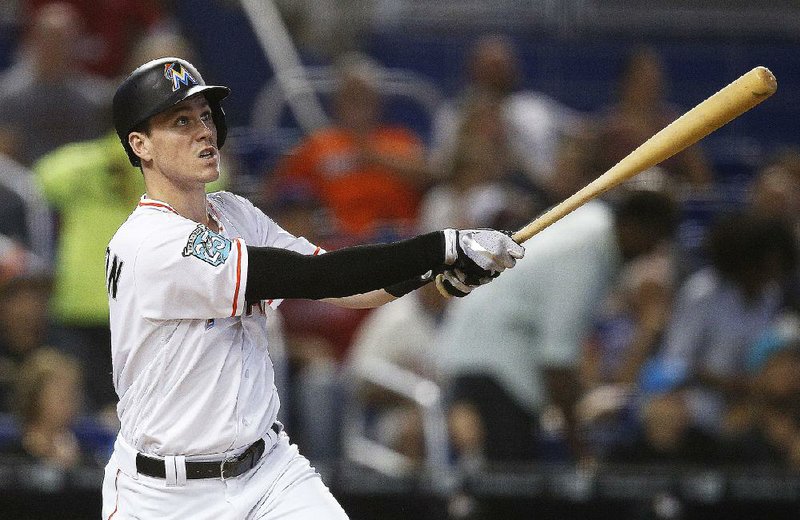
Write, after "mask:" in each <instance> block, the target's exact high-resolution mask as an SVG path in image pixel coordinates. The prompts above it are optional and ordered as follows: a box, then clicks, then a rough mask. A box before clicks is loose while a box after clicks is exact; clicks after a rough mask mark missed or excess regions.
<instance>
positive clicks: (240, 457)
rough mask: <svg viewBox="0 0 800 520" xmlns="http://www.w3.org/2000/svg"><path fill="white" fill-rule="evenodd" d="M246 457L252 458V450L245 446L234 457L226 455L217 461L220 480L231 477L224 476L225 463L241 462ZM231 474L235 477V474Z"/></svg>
mask: <svg viewBox="0 0 800 520" xmlns="http://www.w3.org/2000/svg"><path fill="white" fill-rule="evenodd" d="M247 458H250V459H252V458H253V450H251V449H250V448H247V449H246V450H244V451H243V452H242V453H241V454H239V455H238V456H236V457H228V458H227V459H225V460H223V461H222V462H220V463H219V476H220V479H222V481H223V482H224V481H225V479H226V478H231V477H225V464H228V463H239V462H243V461H244V460H245V459H247ZM250 467H253V465H252V464H251V465H250ZM232 476H234V477H235V476H237V475H232Z"/></svg>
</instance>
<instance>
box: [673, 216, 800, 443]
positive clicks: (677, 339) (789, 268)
mask: <svg viewBox="0 0 800 520" xmlns="http://www.w3.org/2000/svg"><path fill="white" fill-rule="evenodd" d="M707 249H708V252H709V258H710V261H711V264H710V265H709V266H707V267H705V268H703V269H701V270H699V271H698V272H696V273H694V274H693V275H692V276H691V277H689V278H688V279H687V280H686V281H685V282H684V283H683V285H682V286H681V287H680V289H679V291H678V293H677V295H676V300H675V304H674V308H673V313H672V318H671V320H670V323H669V325H668V326H667V330H666V333H665V337H664V347H663V352H664V355H665V356H666V358H667V359H668V360H669V361H670V362H671V363H677V364H680V363H683V364H685V365H686V366H687V369H688V371H689V373H690V377H691V383H690V388H688V390H687V392H688V397H689V403H690V409H691V412H692V419H693V421H694V424H695V425H697V426H700V427H702V428H704V429H706V430H708V431H710V432H712V433H713V434H716V433H718V432H719V428H720V422H721V420H722V418H723V413H724V410H725V407H726V404H727V403H728V402H731V401H732V400H737V399H740V398H741V397H742V396H743V395H744V393H745V392H746V390H747V378H746V374H747V370H746V369H747V365H746V360H747V355H748V352H749V350H750V348H752V346H753V345H754V344H755V343H756V342H757V340H759V338H761V337H762V336H763V335H764V334H765V332H766V331H767V330H769V328H770V326H771V325H772V324H773V323H774V321H775V320H776V318H777V317H778V316H780V313H781V312H782V310H783V308H784V305H785V294H786V282H787V280H788V277H789V275H790V274H791V273H792V272H793V271H794V270H795V268H796V265H797V244H796V241H795V238H794V235H793V234H792V232H791V230H790V229H789V227H788V226H787V225H786V224H785V222H783V221H781V220H773V219H766V218H763V217H757V216H753V215H749V214H747V213H742V214H734V215H726V216H724V217H721V218H720V219H719V220H718V221H717V222H716V223H715V224H714V225H713V227H712V229H711V231H710V233H709V236H708V245H707Z"/></svg>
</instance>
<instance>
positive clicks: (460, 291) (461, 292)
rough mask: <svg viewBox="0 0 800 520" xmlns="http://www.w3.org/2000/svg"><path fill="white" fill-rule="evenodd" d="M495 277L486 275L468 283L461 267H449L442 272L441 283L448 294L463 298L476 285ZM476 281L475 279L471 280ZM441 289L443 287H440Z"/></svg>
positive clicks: (485, 282)
mask: <svg viewBox="0 0 800 520" xmlns="http://www.w3.org/2000/svg"><path fill="white" fill-rule="evenodd" d="M493 279H494V278H491V277H484V278H481V279H479V280H477V283H468V282H467V275H466V274H464V272H463V271H462V270H461V269H448V270H446V271H445V272H443V273H442V279H441V284H442V287H443V288H444V290H445V291H447V294H449V295H450V296H455V297H457V298H463V297H464V296H466V295H468V294H469V293H471V292H472V289H474V288H475V287H478V286H481V285H483V284H487V283H489V282H491V281H492V280H493ZM471 281H472V282H475V280H471ZM440 290H441V289H440ZM445 296H446V295H445Z"/></svg>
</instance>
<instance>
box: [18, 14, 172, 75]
mask: <svg viewBox="0 0 800 520" xmlns="http://www.w3.org/2000/svg"><path fill="white" fill-rule="evenodd" d="M61 1H62V2H63V3H65V4H69V5H70V6H71V7H72V8H73V9H74V10H75V11H76V13H78V15H79V16H80V17H81V19H82V20H83V29H84V30H83V32H82V35H81V39H80V41H78V42H76V46H75V51H76V56H75V58H76V62H77V63H78V64H79V65H80V66H81V67H82V68H83V69H85V70H87V71H88V72H90V73H92V74H97V75H100V76H104V77H107V78H115V77H116V76H118V75H120V74H123V73H127V72H128V71H127V70H123V69H125V64H126V63H127V61H126V60H127V59H128V56H129V52H130V50H131V47H132V46H133V45H134V44H135V42H137V41H140V40H142V39H144V38H146V37H149V36H153V35H154V34H156V33H157V32H158V31H159V30H161V29H163V28H165V26H167V25H168V23H169V19H168V17H167V15H166V13H165V12H164V4H165V3H164V2H158V1H157V0H114V1H113V2H108V1H102V2H97V1H95V0H61ZM51 3H53V0H23V4H24V6H25V8H26V10H27V12H28V13H35V12H37V11H38V10H39V9H41V8H43V7H45V6H47V5H48V4H51Z"/></svg>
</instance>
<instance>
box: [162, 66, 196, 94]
mask: <svg viewBox="0 0 800 520" xmlns="http://www.w3.org/2000/svg"><path fill="white" fill-rule="evenodd" d="M164 77H165V78H167V79H168V80H170V81H171V82H172V91H173V92H175V91H176V90H178V89H179V88H181V85H184V86H186V87H188V86H189V84H192V85H197V80H196V79H194V76H192V75H191V74H190V73H189V71H188V70H186V69H184V68H183V65H181V64H180V63H165V64H164Z"/></svg>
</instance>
